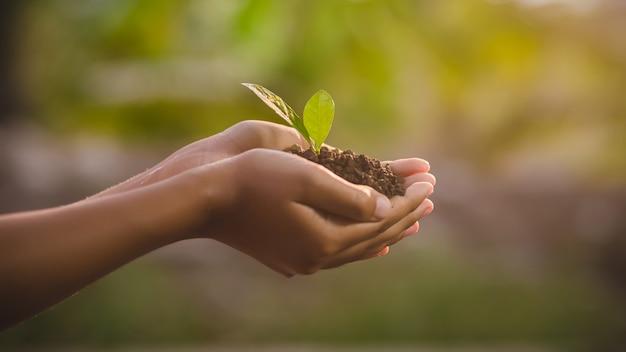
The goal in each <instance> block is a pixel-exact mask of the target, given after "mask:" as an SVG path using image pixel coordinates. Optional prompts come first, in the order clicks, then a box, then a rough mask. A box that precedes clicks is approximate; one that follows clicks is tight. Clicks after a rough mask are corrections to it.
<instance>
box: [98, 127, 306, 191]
mask: <svg viewBox="0 0 626 352" xmlns="http://www.w3.org/2000/svg"><path fill="white" fill-rule="evenodd" d="M293 144H298V145H300V146H303V147H304V146H308V142H307V141H306V140H305V139H304V138H303V137H302V136H301V135H300V134H299V133H298V132H297V131H296V130H295V129H294V128H291V127H289V126H284V125H279V124H275V123H271V122H265V121H257V120H249V121H243V122H239V123H237V124H235V125H233V126H231V127H230V128H228V129H226V130H224V131H223V132H221V133H218V134H215V135H213V136H210V137H207V138H204V139H201V140H198V141H196V142H193V143H191V144H188V145H186V146H184V147H182V148H180V149H179V150H177V151H176V152H174V153H173V154H171V155H170V156H169V157H167V158H166V159H164V160H163V161H161V162H160V163H158V164H157V165H155V166H154V167H152V168H150V169H148V170H146V171H145V172H142V173H140V174H138V175H136V176H134V177H132V178H131V179H129V180H127V181H125V182H122V183H120V184H118V185H116V186H113V187H111V188H109V189H107V190H105V191H103V192H100V193H98V194H97V195H96V196H94V197H103V196H107V195H111V194H115V193H121V192H125V191H128V190H132V189H136V188H140V187H144V186H147V185H150V184H153V183H156V182H159V181H163V180H165V179H168V178H170V177H172V176H176V175H178V174H181V173H183V172H185V171H188V170H191V169H193V168H196V167H199V166H203V165H207V164H211V163H214V162H216V161H220V160H223V159H227V158H230V157H232V156H235V155H238V154H240V153H243V152H245V151H247V150H250V149H253V148H266V149H275V150H284V149H287V148H289V147H290V146H292V145H293ZM92 198H93V197H92Z"/></svg>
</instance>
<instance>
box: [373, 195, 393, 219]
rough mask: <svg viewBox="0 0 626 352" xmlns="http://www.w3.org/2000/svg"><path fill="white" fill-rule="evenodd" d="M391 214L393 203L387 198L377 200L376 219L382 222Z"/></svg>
mask: <svg viewBox="0 0 626 352" xmlns="http://www.w3.org/2000/svg"><path fill="white" fill-rule="evenodd" d="M389 214H391V201H389V198H387V197H385V196H380V197H378V198H376V209H375V210H374V217H375V218H376V219H378V220H382V219H384V218H386V217H387V216H389Z"/></svg>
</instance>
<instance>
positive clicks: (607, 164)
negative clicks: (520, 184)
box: [20, 0, 626, 178]
mask: <svg viewBox="0 0 626 352" xmlns="http://www.w3.org/2000/svg"><path fill="white" fill-rule="evenodd" d="M597 3H598V4H599V5H598V6H597V7H593V8H590V9H587V10H585V11H582V10H578V11H577V10H575V9H569V8H567V7H564V6H563V5H562V6H557V5H554V6H552V7H550V6H547V7H541V8H529V7H523V6H521V5H519V4H517V3H515V2H512V1H499V2H495V1H492V2H487V1H477V0H473V1H462V2H452V1H440V2H432V1H406V0H404V1H398V0H396V1H376V0H368V1H347V0H321V1H314V2H313V1H305V0H294V1H272V0H247V1H246V0H241V1H228V2H225V1H210V0H209V1H199V0H196V1H192V0H185V1H172V0H129V1H95V0H94V1H61V0H57V1H31V2H30V5H29V6H28V8H27V10H26V11H25V19H26V20H25V21H24V25H23V28H22V31H21V32H20V36H21V39H22V43H23V45H22V47H21V52H22V53H23V55H22V60H21V62H22V65H21V70H22V72H23V75H24V77H25V82H26V83H27V88H28V89H27V92H28V94H27V95H28V98H29V99H31V101H32V102H33V105H34V106H36V107H37V108H38V112H39V113H40V114H39V117H40V118H41V119H42V120H43V121H45V122H46V123H47V124H48V125H49V126H52V127H55V128H61V129H68V128H69V129H74V128H87V129H93V130H100V129H104V130H105V131H106V132H111V133H117V134H120V135H124V136H129V137H132V138H143V139H161V138H167V139H171V138H180V139H190V138H199V137H201V136H204V135H208V134H212V133H215V132H217V131H219V130H221V129H223V128H225V127H226V126H229V125H231V124H233V123H235V122H236V121H240V120H243V119H249V118H260V119H269V120H272V121H274V120H273V117H272V116H271V114H269V113H268V112H267V111H263V110H262V108H259V107H258V106H256V105H258V104H255V102H254V99H253V98H252V97H251V96H250V95H249V92H245V91H244V89H242V87H240V86H239V85H238V83H239V82H248V81H250V82H257V83H260V84H263V85H265V86H267V87H269V88H270V89H273V90H274V91H275V92H276V93H277V94H279V95H281V96H283V97H284V98H285V99H286V100H288V101H291V102H293V103H292V105H294V107H295V108H296V110H298V109H300V107H302V106H304V103H305V101H306V97H308V96H310V95H311V94H312V93H313V92H315V91H316V90H317V89H319V88H324V89H326V90H328V91H329V92H330V93H331V94H332V95H333V96H334V97H335V99H336V101H337V109H338V118H337V120H336V127H335V129H334V131H335V133H334V134H336V135H337V136H333V135H331V136H330V138H331V143H334V144H336V145H338V146H341V147H353V145H356V146H359V147H360V146H361V145H362V144H365V146H364V149H365V152H372V151H375V150H377V149H378V148H380V147H382V146H384V145H388V144H389V143H392V144H393V143H394V141H395V140H401V139H402V138H401V137H403V136H404V138H407V137H406V135H407V130H408V131H410V135H411V137H412V138H414V139H416V140H418V141H419V143H420V146H421V147H422V148H426V147H428V146H432V147H433V148H438V149H440V150H442V151H445V152H446V153H449V154H451V155H454V156H457V157H461V158H463V159H470V160H472V161H474V162H480V163H482V164H483V165H485V163H487V164H488V163H493V162H496V163H497V162H498V160H499V159H498V158H502V157H504V156H506V155H508V154H509V153H511V152H519V151H520V150H524V149H525V148H527V147H528V146H531V147H536V148H540V149H543V150H545V151H546V153H551V152H554V153H558V148H559V146H563V145H564V144H567V145H570V144H573V143H576V142H578V143H584V144H585V148H584V150H581V155H580V156H579V157H578V158H576V159H575V160H570V161H569V162H570V163H572V164H574V165H573V166H572V167H578V168H580V167H581V165H584V169H586V170H591V169H594V170H597V173H594V175H595V176H598V175H604V176H605V177H613V178H620V177H621V176H623V174H624V172H625V170H626V162H625V161H624V158H622V157H621V156H622V153H621V151H623V150H625V149H626V142H625V141H626V140H625V139H624V138H622V133H621V131H623V130H624V128H625V127H626V126H625V124H626V102H625V101H624V99H622V95H623V94H622V92H623V91H624V90H625V88H626V87H625V86H626V70H625V69H624V68H625V66H626V48H625V46H626V45H625V44H624V42H623V40H621V39H620V37H619V33H622V32H623V30H624V28H623V27H624V25H623V24H622V22H623V21H621V20H620V19H619V14H618V13H617V12H613V11H614V8H617V9H618V10H620V9H622V11H623V7H618V5H612V4H614V3H617V4H619V1H618V2H611V1H606V2H597ZM602 4H605V6H602ZM441 141H446V142H445V143H441Z"/></svg>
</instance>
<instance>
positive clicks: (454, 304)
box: [0, 0, 626, 347]
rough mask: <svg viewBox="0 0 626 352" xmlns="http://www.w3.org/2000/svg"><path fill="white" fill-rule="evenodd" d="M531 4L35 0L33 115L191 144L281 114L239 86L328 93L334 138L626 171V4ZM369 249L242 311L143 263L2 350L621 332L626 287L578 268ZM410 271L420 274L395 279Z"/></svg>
mask: <svg viewBox="0 0 626 352" xmlns="http://www.w3.org/2000/svg"><path fill="white" fill-rule="evenodd" d="M524 3H531V1H506V0H500V1H496V0H492V1H487V0H484V1H483V0H468V1H426V0H391V1H383V0H352V1H348V0H316V1H310V0H283V1H279V0H237V1H218V0H176V1H175V0H125V1H107V0H89V1H71V0H50V1H43V0H31V1H28V2H23V5H22V11H21V13H20V19H21V21H20V22H19V23H20V24H19V26H18V28H17V29H18V30H17V31H16V32H15V36H16V37H17V39H18V40H17V42H19V43H20V44H19V47H18V58H19V62H18V64H19V65H18V69H19V77H20V81H19V85H20V86H19V87H16V89H19V90H20V92H21V95H22V96H23V97H22V98H23V99H24V100H25V101H26V102H27V103H28V113H27V114H25V116H26V117H24V118H32V119H35V120H36V121H37V122H38V123H39V124H40V125H41V126H44V127H45V128H47V129H49V130H50V131H52V132H54V133H59V134H61V135H62V134H64V133H75V132H77V131H81V132H84V131H87V132H89V133H103V134H108V135H111V136H115V137H116V138H120V139H124V140H132V141H138V142H141V143H145V144H147V145H159V144H166V145H168V144H175V143H176V144H180V143H184V142H189V141H191V140H194V139H197V138H202V137H204V136H207V135H211V134H213V133H216V132H218V131H221V130H223V129H224V128H227V127H228V126H230V125H232V124H234V123H236V122H238V121H242V120H245V119H266V120H270V121H274V122H279V123H280V119H278V118H277V117H275V116H274V113H273V112H271V111H270V110H269V109H267V107H265V106H264V105H263V104H260V103H259V102H258V100H257V98H256V97H254V96H253V94H251V93H250V92H249V91H248V90H247V89H245V88H244V87H242V86H241V85H240V84H239V83H240V82H255V83H259V84H262V85H263V86H265V87H268V88H269V89H271V90H272V91H274V92H275V93H277V94H278V95H280V96H281V97H283V98H284V99H285V100H286V101H288V102H290V104H291V105H292V106H293V108H294V109H295V110H297V111H301V110H302V108H303V107H304V104H305V102H306V99H307V98H308V97H309V96H311V94H313V93H314V92H315V91H317V90H318V89H325V90H327V91H328V92H329V93H330V94H331V95H332V96H333V98H334V99H335V102H336V104H337V114H336V118H335V121H334V127H333V130H332V132H331V134H330V136H329V143H330V144H333V145H335V146H337V147H340V148H346V149H347V148H352V149H354V150H355V151H359V152H363V153H371V154H373V156H376V157H381V156H382V157H394V158H395V157H404V156H409V155H415V154H417V155H419V156H425V157H428V158H430V157H431V156H433V157H440V158H447V159H450V160H463V161H464V162H466V163H468V164H471V165H473V166H474V167H475V168H476V169H481V170H483V169H486V170H491V171H494V172H495V171H498V168H506V167H508V166H510V164H515V163H519V165H521V166H520V168H522V169H523V168H525V169H531V168H541V167H556V168H559V169H561V170H565V172H566V173H567V174H569V175H570V176H572V177H574V178H578V179H581V180H583V182H584V183H586V184H587V185H588V184H593V185H598V184H618V185H623V184H624V180H625V179H626V178H625V177H626V158H624V150H626V138H624V136H623V135H624V131H626V99H624V98H623V96H624V92H625V91H626V41H624V39H623V33H625V32H626V21H623V18H624V17H623V16H624V15H625V14H626V7H624V6H623V5H622V2H621V1H620V0H614V1H611V0H604V1H595V2H593V5H592V6H588V7H574V6H568V5H567V1H560V2H559V1H556V2H554V3H553V4H548V5H545V6H540V7H535V6H529V5H524ZM548 3H550V2H548ZM381 154H383V155H381ZM491 181H493V179H488V180H486V181H485V182H487V183H488V182H491ZM465 200H466V201H468V202H473V201H474V199H469V200H468V199H465ZM468 206H475V205H474V204H473V203H472V204H471V205H468V204H464V205H463V207H468ZM441 210H444V209H441ZM438 211H440V210H439V208H438ZM546 216H549V214H548V215H546ZM494 221H495V220H494ZM501 221H506V218H504V220H501ZM494 227H495V225H494ZM467 231H470V230H469V229H468V230H467ZM496 232H497V231H496ZM433 236H436V234H434V235H433ZM563 237H566V236H563ZM566 248H568V247H566ZM418 258H423V259H418ZM403 261H406V262H403ZM381 263H384V264H381ZM360 265H362V266H359V267H358V268H355V269H342V270H338V271H336V272H334V271H333V272H330V273H324V274H320V275H319V276H315V277H311V278H309V277H307V278H306V279H307V280H308V281H307V282H309V284H308V285H310V286H307V288H308V289H310V290H311V291H310V292H309V293H308V294H303V295H302V298H301V299H297V298H294V297H293V291H289V290H288V289H286V291H285V292H272V291H271V289H269V288H268V287H267V286H262V287H261V286H260V287H257V288H255V289H254V291H251V292H254V293H255V295H261V296H262V297H261V298H258V299H257V300H254V298H253V297H249V298H248V299H249V300H251V303H250V302H249V304H250V306H254V307H256V310H255V309H251V310H249V311H246V313H245V314H243V313H242V314H243V315H241V316H237V315H236V312H237V310H236V309H234V308H233V307H229V308H232V309H233V310H229V309H226V308H223V307H214V306H211V305H210V303H204V304H206V305H208V306H209V307H208V308H206V306H205V309H196V308H194V307H196V306H197V305H199V303H198V302H201V301H202V299H198V298H197V297H196V298H195V300H194V301H192V302H191V301H187V299H188V295H187V294H186V293H185V292H183V291H184V289H182V288H181V289H180V290H178V291H177V290H176V289H175V287H176V285H178V283H177V282H178V281H176V279H175V276H176V275H165V276H160V275H159V274H158V273H159V272H162V269H163V268H161V267H159V266H158V265H155V264H154V263H152V262H150V261H147V262H144V261H140V262H139V263H133V264H131V265H129V266H128V267H126V268H124V269H122V270H121V271H119V272H118V273H117V274H116V275H113V276H112V277H110V278H107V279H106V280H104V281H103V282H101V283H98V284H96V285H94V286H92V287H90V288H88V289H87V290H85V291H84V292H83V293H81V294H79V295H78V296H77V297H74V298H72V299H71V300H69V301H68V302H65V303H63V304H61V305H60V306H59V307H58V308H57V309H54V310H52V311H50V312H46V313H44V314H43V315H42V316H41V317H39V318H38V319H35V320H33V321H31V322H28V323H26V324H24V325H22V326H20V327H18V328H15V329H12V330H11V331H9V332H7V333H5V334H3V335H2V336H1V337H0V344H1V343H2V342H3V341H4V342H6V343H8V344H14V345H20V344H33V343H34V344H46V343H58V344H68V343H70V344H72V343H77V344H83V343H84V344H100V345H107V344H114V345H117V344H124V343H135V342H140V343H145V342H146V341H147V342H148V343H159V342H168V343H180V342H181V341H187V342H215V341H217V342H224V341H226V342H232V341H234V342H241V341H243V342H250V341H252V342H259V341H265V342H275V341H283V340H285V341H308V340H314V341H330V342H335V343H347V342H349V343H353V342H357V343H362V342H377V343H389V342H393V343H422V342H428V343H430V342H432V343H456V342H459V343H463V342H469V343H500V342H504V343H527V342H528V343H531V344H532V343H540V344H541V343H548V344H549V343H557V344H561V343H564V344H565V345H572V344H576V343H578V342H580V343H582V346H585V344H591V345H594V346H604V345H603V344H606V345H607V346H609V347H610V346H612V343H614V342H615V341H617V340H618V338H619V336H624V335H623V331H625V329H626V323H625V322H624V315H623V314H622V313H623V310H622V311H620V310H619V309H616V308H615V302H614V300H613V299H608V298H606V297H605V296H604V294H605V293H604V292H603V291H602V289H601V288H599V287H595V286H594V285H593V284H590V283H589V282H588V281H585V280H586V279H583V278H581V277H582V275H581V276H577V275H575V274H573V273H571V272H561V271H559V270H555V271H554V272H547V273H545V276H544V277H541V278H539V279H537V280H539V281H540V282H539V283H537V282H535V281H532V280H531V281H530V282H526V281H524V280H521V279H520V278H518V277H515V278H513V277H509V276H508V274H506V273H497V268H494V269H493V270H494V271H495V273H494V272H488V273H485V272H481V271H479V270H475V271H473V270H472V269H470V268H467V267H465V266H464V264H463V263H458V262H455V257H454V255H452V254H450V255H443V256H437V255H434V256H429V255H428V253H426V252H423V253H419V256H418V255H416V254H415V253H410V254H407V253H405V255H404V256H402V255H399V256H397V257H395V256H392V257H391V258H390V259H389V260H388V261H376V262H375V264H373V265H374V266H376V267H377V269H373V268H372V266H371V265H372V264H367V263H366V264H360ZM381 266H382V268H381ZM398 268H400V269H398ZM220 270H227V269H226V268H220ZM396 270H401V271H403V272H404V271H405V270H406V272H411V276H413V277H414V280H412V281H409V282H405V281H395V280H392V279H391V278H393V277H394V275H396V274H397V273H396ZM161 275H163V274H161ZM222 275H224V276H223V277H217V276H216V277H217V278H216V279H215V280H216V281H220V282H221V281H223V280H225V279H224V277H228V272H226V273H224V274H222ZM403 277H405V276H403ZM263 278H264V279H265V280H270V279H268V278H267V277H263ZM591 281H592V282H593V280H591ZM298 284H302V281H297V280H296V283H295V284H294V283H288V284H286V283H285V282H284V281H281V282H280V284H279V285H280V286H290V285H292V286H298ZM181 287H184V288H185V289H187V290H189V291H192V290H194V288H195V287H193V285H192V287H189V286H181ZM292 288H293V287H292ZM213 289H217V288H213ZM157 291H158V293H159V295H157V296H155V295H153V294H152V293H154V292H157ZM355 292H359V295H358V296H349V295H351V294H354V293H355ZM255 295H250V296H255ZM150 297H151V298H150ZM152 300H154V301H152ZM93 302H97V303H96V304H93ZM316 302H317V303H316ZM239 304H242V303H239ZM153 307H159V309H158V312H157V311H155V310H154V309H153ZM307 307H310V308H307ZM207 312H208V313H207ZM212 314H214V316H212ZM220 314H221V315H220ZM233 315H234V316H233ZM155 321H158V322H163V323H162V324H158V323H155ZM77 330H80V336H78V334H77V333H76V331H77ZM81 336H82V337H81ZM268 340H270V341H268ZM274 340H275V341H274ZM622 342H623V341H622Z"/></svg>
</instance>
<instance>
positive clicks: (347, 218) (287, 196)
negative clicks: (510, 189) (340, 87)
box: [197, 149, 434, 276]
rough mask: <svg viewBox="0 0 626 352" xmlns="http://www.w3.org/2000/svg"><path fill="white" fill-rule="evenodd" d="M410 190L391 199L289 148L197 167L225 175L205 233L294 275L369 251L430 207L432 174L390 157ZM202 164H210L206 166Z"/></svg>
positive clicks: (382, 245) (390, 239)
mask: <svg viewBox="0 0 626 352" xmlns="http://www.w3.org/2000/svg"><path fill="white" fill-rule="evenodd" d="M390 165H391V167H392V168H393V169H394V170H395V171H397V172H400V173H402V174H403V175H405V176H406V180H407V181H406V182H407V185H408V186H409V188H408V189H407V192H406V195H405V196H402V197H400V196H396V197H393V198H392V199H391V200H389V199H388V198H386V197H385V196H384V195H382V194H380V193H378V192H376V191H374V190H373V189H371V188H369V187H366V186H359V185H353V184H351V183H348V182H347V181H344V180H343V179H341V178H339V177H338V176H336V175H334V174H333V173H331V172H330V171H328V170H327V169H325V168H324V167H322V166H320V165H317V164H314V163H311V162H309V161H307V160H305V159H302V158H300V157H297V156H294V155H291V154H289V153H284V152H278V151H272V150H267V149H252V150H249V151H246V152H243V153H241V154H239V155H237V156H234V157H231V158H228V159H224V160H222V161H221V162H217V163H214V164H212V165H209V166H207V167H205V168H200V169H198V170H197V171H199V172H210V173H213V174H216V173H218V174H220V175H221V176H220V177H219V179H220V180H221V181H219V182H218V183H219V185H217V186H216V187H214V190H213V193H212V195H213V197H214V202H213V203H212V204H213V206H212V207H211V210H210V214H211V216H210V217H209V218H208V219H207V221H206V223H205V226H204V227H203V229H204V236H205V237H210V238H213V239H216V240H218V241H220V242H223V243H225V244H227V245H229V246H230V247H233V248H235V249H237V250H240V251H242V252H244V253H246V254H248V255H250V256H252V257H254V258H256V259H257V260H259V261H260V262H261V263H263V264H265V265H267V266H268V267H270V268H272V269H274V270H275V271H277V272H279V273H281V274H283V275H286V276H291V275H294V274H310V273H314V272H316V271H318V270H320V269H326V268H332V267H336V266H340V265H343V264H346V263H349V262H353V261H356V260H361V259H366V258H371V257H373V256H376V254H377V253H381V250H383V249H384V248H386V247H387V246H389V245H391V244H393V243H395V242H397V241H399V240H400V239H401V238H402V237H404V236H405V232H406V230H407V229H409V228H411V227H412V226H413V224H415V223H416V222H417V220H418V219H419V218H420V217H422V216H423V215H424V214H425V213H426V212H428V211H429V210H430V209H432V202H430V201H429V200H427V199H426V197H427V196H428V195H429V194H430V193H432V191H433V184H434V177H432V175H429V174H427V173H426V172H427V171H428V166H427V163H426V162H424V161H422V160H419V159H405V160H398V161H393V162H391V163H390ZM203 169H205V170H204V171H203Z"/></svg>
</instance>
